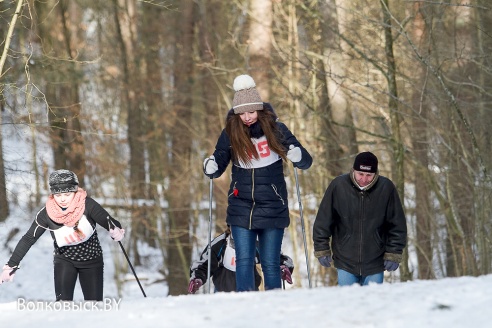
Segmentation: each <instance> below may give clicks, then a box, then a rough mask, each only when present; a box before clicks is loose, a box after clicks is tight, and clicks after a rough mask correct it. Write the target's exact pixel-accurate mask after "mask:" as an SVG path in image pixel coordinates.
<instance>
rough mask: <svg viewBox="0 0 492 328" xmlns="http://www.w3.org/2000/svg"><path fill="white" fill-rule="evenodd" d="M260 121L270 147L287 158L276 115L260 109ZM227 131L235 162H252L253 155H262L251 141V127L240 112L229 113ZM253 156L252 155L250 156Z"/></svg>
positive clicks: (283, 157)
mask: <svg viewBox="0 0 492 328" xmlns="http://www.w3.org/2000/svg"><path fill="white" fill-rule="evenodd" d="M257 113H258V123H259V124H260V126H261V129H262V130H263V133H264V134H265V137H266V138H267V140H268V147H270V149H271V150H273V151H274V152H276V153H277V154H278V155H279V156H280V157H282V159H283V160H286V159H287V158H286V151H287V149H285V147H284V146H283V145H282V143H281V141H280V140H281V138H282V135H281V132H280V130H279V128H278V126H277V124H276V123H275V121H276V116H275V114H274V113H273V112H271V111H270V110H268V109H264V110H259V111H257ZM226 133H227V135H228V136H229V139H230V141H231V152H232V159H233V160H234V161H235V162H239V161H241V162H243V163H246V164H250V163H251V157H253V158H255V159H259V157H260V155H259V154H258V152H257V151H256V147H255V145H254V144H253V142H251V135H250V130H249V127H248V126H246V125H245V124H244V123H243V121H242V120H241V117H240V116H239V115H238V114H233V115H229V117H228V118H227V122H226ZM250 156H251V157H250Z"/></svg>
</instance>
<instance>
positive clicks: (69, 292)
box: [53, 256, 104, 301]
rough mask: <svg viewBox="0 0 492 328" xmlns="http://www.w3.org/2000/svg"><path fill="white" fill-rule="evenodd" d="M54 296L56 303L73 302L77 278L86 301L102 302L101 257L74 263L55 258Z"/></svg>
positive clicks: (102, 270) (102, 269)
mask: <svg viewBox="0 0 492 328" xmlns="http://www.w3.org/2000/svg"><path fill="white" fill-rule="evenodd" d="M53 262H54V266H55V296H56V300H57V301H73V292H74V290H75V283H76V282H77V276H78V277H79V282H80V287H81V288H82V293H83V294H84V300H86V301H102V300H103V279H104V262H103V258H102V256H101V257H100V258H98V259H96V260H92V261H88V262H76V261H70V260H69V259H66V258H62V257H58V256H55V259H54V261H53Z"/></svg>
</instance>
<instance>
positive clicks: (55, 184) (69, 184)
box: [49, 170, 79, 194]
mask: <svg viewBox="0 0 492 328" xmlns="http://www.w3.org/2000/svg"><path fill="white" fill-rule="evenodd" d="M49 184H50V191H51V193H52V194H62V193H66V192H76V191H77V190H78V185H79V179H78V178H77V175H76V174H75V173H73V172H72V171H69V170H56V171H55V172H53V173H51V174H50V178H49Z"/></svg>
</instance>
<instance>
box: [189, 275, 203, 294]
mask: <svg viewBox="0 0 492 328" xmlns="http://www.w3.org/2000/svg"><path fill="white" fill-rule="evenodd" d="M202 285H203V281H202V279H200V278H195V279H191V280H190V284H189V285H188V293H190V294H195V293H196V292H197V291H198V290H199V289H200V287H202Z"/></svg>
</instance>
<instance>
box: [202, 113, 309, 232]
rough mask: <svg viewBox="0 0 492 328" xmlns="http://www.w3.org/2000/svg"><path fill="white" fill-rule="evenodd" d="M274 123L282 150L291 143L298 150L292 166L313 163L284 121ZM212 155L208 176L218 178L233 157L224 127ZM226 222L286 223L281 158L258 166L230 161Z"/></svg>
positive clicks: (255, 226) (262, 226)
mask: <svg viewBox="0 0 492 328" xmlns="http://www.w3.org/2000/svg"><path fill="white" fill-rule="evenodd" d="M266 105H267V106H269V104H266ZM265 108H266V109H269V108H268V107H265ZM270 109H271V108H270ZM271 110H272V111H273V109H271ZM276 124H277V125H278V128H279V130H280V132H281V142H282V144H283V145H284V147H285V149H289V146H290V145H294V146H297V147H299V148H300V149H301V152H302V158H301V160H300V161H299V162H297V163H294V166H295V167H298V168H300V169H303V170H305V169H308V168H309V167H310V166H311V164H312V162H313V159H312V157H311V155H310V154H309V153H308V152H307V150H306V149H305V148H304V147H303V146H302V145H301V143H300V142H299V141H298V140H297V139H296V137H295V136H294V135H293V134H292V132H290V130H289V129H288V128H287V126H286V125H285V124H283V123H281V122H278V121H277V122H276ZM257 140H260V139H257ZM254 141H255V140H254ZM255 142H256V141H255ZM213 155H214V156H215V161H216V162H217V165H218V167H219V169H218V171H217V172H215V173H214V174H212V175H207V176H208V177H209V178H218V177H220V176H221V175H222V173H224V171H225V170H226V169H227V166H228V165H229V162H230V161H231V157H232V154H231V143H230V139H229V136H228V135H227V133H226V131H225V130H223V131H222V133H221V135H220V137H219V140H218V141H217V145H216V146H215V151H214V153H213ZM289 164H290V161H289ZM226 222H227V224H228V225H231V226H232V225H236V226H240V227H243V228H246V229H268V228H286V227H288V226H289V223H290V219H289V204H288V197H287V187H286V183H285V179H284V172H283V160H282V158H281V157H279V159H278V160H277V161H275V162H274V163H271V164H269V165H268V166H264V167H259V168H245V167H241V166H240V164H239V163H232V176H231V184H230V187H229V192H228V207H227V219H226Z"/></svg>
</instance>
